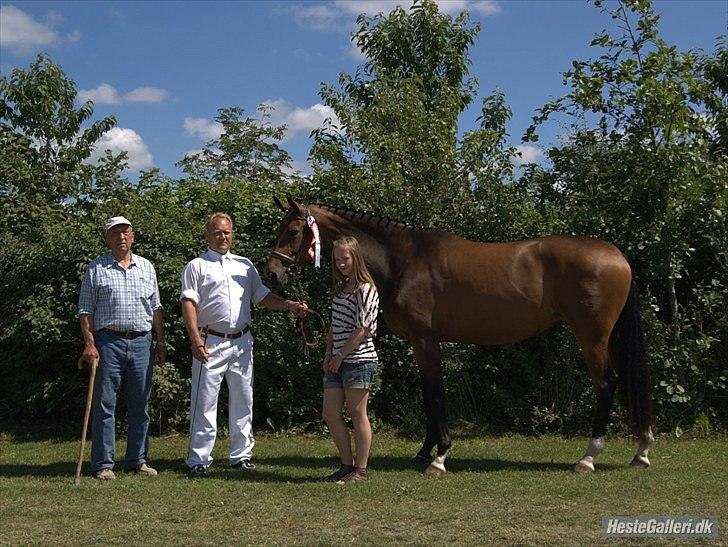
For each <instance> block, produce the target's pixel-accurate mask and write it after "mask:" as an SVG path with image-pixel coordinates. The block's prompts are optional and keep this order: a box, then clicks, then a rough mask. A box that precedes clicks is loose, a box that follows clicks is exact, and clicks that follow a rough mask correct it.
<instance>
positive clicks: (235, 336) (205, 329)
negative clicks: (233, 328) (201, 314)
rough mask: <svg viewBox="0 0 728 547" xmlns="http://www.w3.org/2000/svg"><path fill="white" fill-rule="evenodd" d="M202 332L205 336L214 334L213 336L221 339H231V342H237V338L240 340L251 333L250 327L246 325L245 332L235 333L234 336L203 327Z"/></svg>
mask: <svg viewBox="0 0 728 547" xmlns="http://www.w3.org/2000/svg"><path fill="white" fill-rule="evenodd" d="M200 330H201V331H202V332H203V333H205V334H212V335H213V336H218V337H220V338H229V339H230V340H235V338H240V337H241V336H242V335H243V334H248V332H250V325H246V326H245V328H244V329H243V330H240V331H238V332H233V333H232V334H225V333H224V332H217V331H216V330H212V329H211V328H209V327H203V328H202V329H200Z"/></svg>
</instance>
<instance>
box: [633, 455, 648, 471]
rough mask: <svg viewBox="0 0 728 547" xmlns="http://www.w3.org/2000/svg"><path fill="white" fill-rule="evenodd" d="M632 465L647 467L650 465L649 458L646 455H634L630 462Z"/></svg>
mask: <svg viewBox="0 0 728 547" xmlns="http://www.w3.org/2000/svg"><path fill="white" fill-rule="evenodd" d="M630 465H631V466H632V467H641V468H643V469H647V468H648V467H649V466H650V460H649V459H648V458H647V457H646V456H635V457H634V458H633V459H632V463H630Z"/></svg>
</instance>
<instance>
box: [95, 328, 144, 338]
mask: <svg viewBox="0 0 728 547" xmlns="http://www.w3.org/2000/svg"><path fill="white" fill-rule="evenodd" d="M99 330H100V331H101V332H107V333H109V334H113V335H114V336H118V337H119V338H126V339H127V340H133V339H134V338H139V337H140V336H146V335H147V334H149V331H147V332H139V331H136V330H114V329H109V328H103V329H99Z"/></svg>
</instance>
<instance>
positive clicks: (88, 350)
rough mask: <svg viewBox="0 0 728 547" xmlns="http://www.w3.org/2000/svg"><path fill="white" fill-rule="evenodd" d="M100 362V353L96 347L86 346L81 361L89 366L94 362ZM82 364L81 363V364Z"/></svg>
mask: <svg viewBox="0 0 728 547" xmlns="http://www.w3.org/2000/svg"><path fill="white" fill-rule="evenodd" d="M98 360H99V352H98V350H97V349H96V346H94V345H91V346H86V347H84V349H83V353H82V354H81V359H79V361H83V362H84V363H86V364H87V365H90V364H91V363H92V362H93V361H98ZM79 364H80V363H79Z"/></svg>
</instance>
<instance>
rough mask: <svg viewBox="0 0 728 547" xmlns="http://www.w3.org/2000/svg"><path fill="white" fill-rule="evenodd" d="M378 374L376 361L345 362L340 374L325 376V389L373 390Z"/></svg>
mask: <svg viewBox="0 0 728 547" xmlns="http://www.w3.org/2000/svg"><path fill="white" fill-rule="evenodd" d="M376 372H377V362H376V361H366V362H364V363H349V362H347V361H344V362H343V363H341V367H340V368H339V371H338V372H327V373H326V374H324V389H326V388H339V389H371V387H372V382H374V375H375V374H376Z"/></svg>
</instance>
